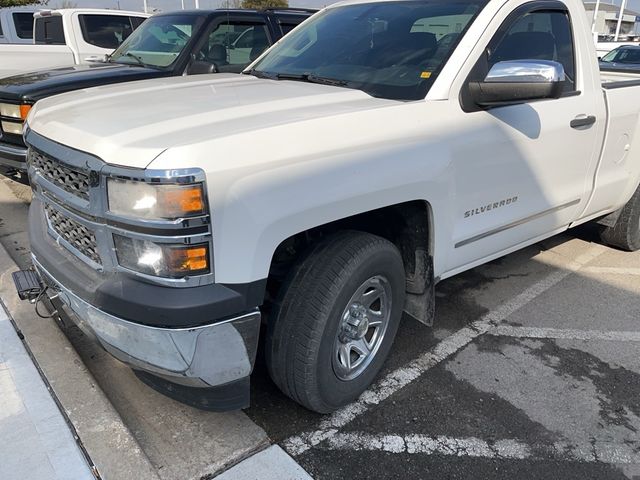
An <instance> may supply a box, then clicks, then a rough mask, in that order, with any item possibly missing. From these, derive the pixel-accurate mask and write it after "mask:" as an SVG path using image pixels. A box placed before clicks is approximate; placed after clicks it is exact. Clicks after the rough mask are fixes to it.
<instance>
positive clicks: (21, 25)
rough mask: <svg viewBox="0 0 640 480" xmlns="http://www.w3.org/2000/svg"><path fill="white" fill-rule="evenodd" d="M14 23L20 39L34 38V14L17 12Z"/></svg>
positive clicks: (14, 15)
mask: <svg viewBox="0 0 640 480" xmlns="http://www.w3.org/2000/svg"><path fill="white" fill-rule="evenodd" d="M13 23H14V25H15V26H16V33H17V35H18V37H19V38H24V39H31V38H33V12H16V13H14V14H13Z"/></svg>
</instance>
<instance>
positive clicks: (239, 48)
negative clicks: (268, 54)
mask: <svg viewBox="0 0 640 480" xmlns="http://www.w3.org/2000/svg"><path fill="white" fill-rule="evenodd" d="M270 44H271V42H270V41H269V34H268V32H267V26H266V25H265V24H264V23H259V22H239V21H238V22H236V21H233V20H231V21H225V22H223V23H220V24H218V25H217V26H215V27H214V29H213V30H212V31H211V32H210V33H209V37H208V41H206V42H205V44H204V45H203V46H202V47H201V48H200V51H199V52H198V53H197V54H196V58H197V59H198V60H200V61H204V62H209V63H212V64H213V65H215V67H216V71H218V72H231V73H240V72H241V71H242V70H243V69H244V68H245V67H246V66H247V65H249V64H250V63H251V62H252V61H254V60H255V59H256V58H258V57H259V56H260V54H261V53H262V52H264V51H265V50H266V49H267V48H268V47H269V45H270Z"/></svg>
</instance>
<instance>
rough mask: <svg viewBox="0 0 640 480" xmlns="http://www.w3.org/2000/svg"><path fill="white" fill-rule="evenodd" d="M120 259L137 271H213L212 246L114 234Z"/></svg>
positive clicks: (173, 275) (180, 273)
mask: <svg viewBox="0 0 640 480" xmlns="http://www.w3.org/2000/svg"><path fill="white" fill-rule="evenodd" d="M113 241H114V243H115V246H116V255H117V257H118V263H119V264H120V265H122V266H123V267H125V268H129V269H131V270H135V271H136V272H140V273H146V274H147V275H154V276H158V277H169V278H180V277H184V276H187V275H201V274H204V273H208V272H209V246H208V244H201V245H170V244H163V243H154V242H150V241H148V240H138V239H133V238H129V237H123V236H121V235H114V236H113Z"/></svg>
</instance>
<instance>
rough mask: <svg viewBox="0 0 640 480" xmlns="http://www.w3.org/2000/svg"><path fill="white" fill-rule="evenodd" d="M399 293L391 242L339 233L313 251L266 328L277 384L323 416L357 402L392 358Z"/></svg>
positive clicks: (398, 262)
mask: <svg viewBox="0 0 640 480" xmlns="http://www.w3.org/2000/svg"><path fill="white" fill-rule="evenodd" d="M404 291H405V274H404V267H403V263H402V258H401V256H400V252H399V251H398V249H397V248H396V247H395V245H393V244H392V243H391V242H389V241H387V240H385V239H383V238H381V237H377V236H375V235H371V234H367V233H361V232H344V233H340V234H337V235H334V236H332V237H330V238H328V239H326V240H325V241H324V242H322V243H320V244H318V245H316V246H315V247H314V248H313V249H312V250H311V252H310V253H309V254H308V255H307V256H306V257H305V258H304V260H303V261H302V262H300V263H299V264H298V265H297V266H296V267H294V269H293V270H292V271H291V273H290V276H289V279H288V281H287V282H285V284H284V286H283V288H282V291H281V294H280V299H279V301H278V303H277V305H276V307H275V309H274V311H273V315H272V317H271V319H270V322H269V326H268V332H267V345H266V347H267V348H266V354H267V365H268V368H269V373H270V375H271V377H272V379H273V380H274V382H275V383H276V384H277V385H278V387H279V388H280V389H281V390H282V391H283V392H284V393H285V394H286V395H288V396H289V397H291V398H292V399H293V400H295V401H297V402H298V403H300V404H302V405H304V406H305V407H307V408H308V409H310V410H314V411H316V412H320V413H328V412H331V411H333V410H335V409H337V408H339V407H341V406H343V405H345V404H346V403H349V402H350V401H353V400H354V399H356V398H357V397H358V396H359V395H360V394H361V393H362V392H363V391H364V390H365V389H366V388H367V387H368V386H369V385H370V384H371V382H372V381H373V379H374V377H375V376H376V374H377V373H378V371H379V370H380V368H381V367H382V364H383V363H384V360H385V358H386V357H387V355H388V353H389V350H390V348H391V345H392V343H393V339H394V337H395V334H396V331H397V329H398V324H399V322H400V317H401V315H402V309H403V305H404V295H405V292H404Z"/></svg>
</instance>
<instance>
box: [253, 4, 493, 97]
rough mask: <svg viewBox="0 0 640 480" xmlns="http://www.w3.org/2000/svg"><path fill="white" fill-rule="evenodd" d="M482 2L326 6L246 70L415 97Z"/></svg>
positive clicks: (428, 83)
mask: <svg viewBox="0 0 640 480" xmlns="http://www.w3.org/2000/svg"><path fill="white" fill-rule="evenodd" d="M485 3H486V2H485V1H484V0H426V1H425V0H421V1H393V2H379V3H365V4H362V3H361V4H354V5H346V6H344V7H336V8H329V9H327V10H325V11H324V12H321V13H319V14H318V15H316V16H314V17H312V18H311V19H310V20H308V21H307V22H305V23H304V24H302V26H301V27H300V28H299V29H297V30H296V31H294V32H292V33H291V34H289V35H287V36H286V37H284V38H283V39H282V40H281V41H280V43H279V44H278V45H277V46H276V47H274V48H273V49H272V50H271V51H270V52H269V53H267V55H266V56H265V57H264V58H262V59H261V60H260V61H259V62H258V63H257V64H256V65H255V66H254V68H252V69H251V70H250V71H249V72H246V73H249V74H252V75H256V76H260V77H266V78H272V79H274V80H300V81H309V82H315V83H326V84H330V85H335V86H340V87H346V88H356V89H360V90H362V91H364V92H366V93H368V94H369V95H372V96H374V97H380V98H388V99H397V100H418V99H421V98H424V97H425V96H426V94H427V91H428V90H429V87H430V86H431V85H432V84H433V82H434V80H435V78H436V77H437V75H438V73H439V72H440V70H441V69H442V66H443V65H444V63H445V62H446V60H447V59H448V58H449V55H450V54H451V52H452V51H453V48H454V47H455V46H456V45H457V43H458V41H459V40H460V38H461V37H462V35H463V34H464V32H465V30H466V28H467V26H469V25H470V23H471V21H472V20H473V19H474V17H475V16H476V15H477V14H478V13H479V12H480V10H481V9H482V7H483V6H484V4H485Z"/></svg>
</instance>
